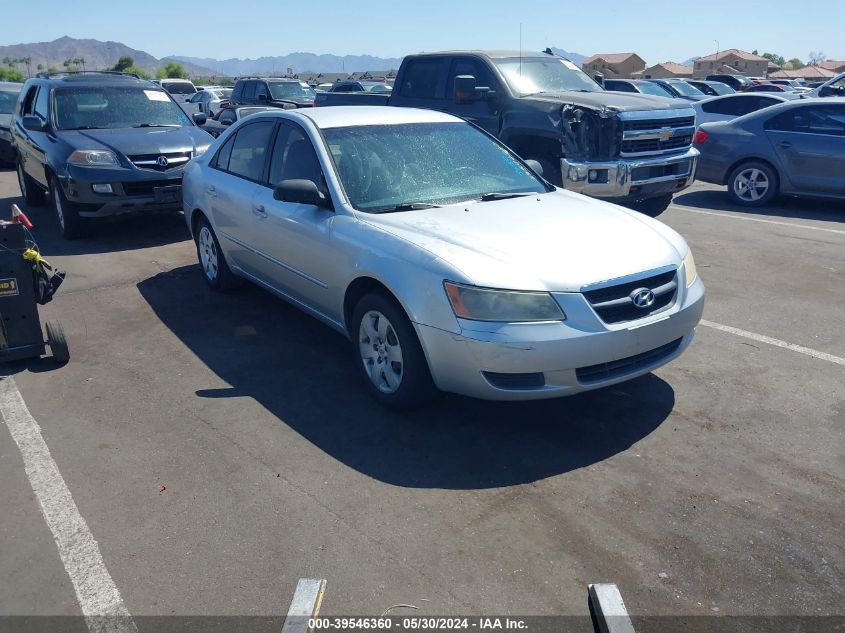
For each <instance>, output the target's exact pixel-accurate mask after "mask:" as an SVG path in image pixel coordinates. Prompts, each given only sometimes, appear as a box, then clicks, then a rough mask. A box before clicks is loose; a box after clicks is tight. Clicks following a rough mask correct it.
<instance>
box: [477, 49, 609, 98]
mask: <svg viewBox="0 0 845 633" xmlns="http://www.w3.org/2000/svg"><path fill="white" fill-rule="evenodd" d="M493 61H494V62H495V64H496V66H498V68H499V70H500V71H501V72H502V74H503V75H504V76H505V80H506V81H507V82H508V85H509V86H510V87H511V90H513V91H514V92H515V93H517V94H519V95H521V96H526V95H530V94H537V93H540V92H552V93H557V92H568V91H572V90H574V91H581V92H600V91H601V90H602V88H601V86H599V85H598V84H597V83H596V82H595V81H593V80H592V79H590V77H589V76H588V75H586V74H585V73H584V72H583V71H582V70H581V69H580V68H578V66H576V65H575V64H573V63H572V62H570V61H569V60H566V59H561V58H560V57H548V58H545V57H524V58H522V59H520V58H519V57H508V58H502V59H494V60H493Z"/></svg>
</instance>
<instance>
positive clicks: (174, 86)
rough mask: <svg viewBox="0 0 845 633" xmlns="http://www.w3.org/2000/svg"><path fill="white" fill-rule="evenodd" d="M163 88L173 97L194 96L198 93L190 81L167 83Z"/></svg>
mask: <svg viewBox="0 0 845 633" xmlns="http://www.w3.org/2000/svg"><path fill="white" fill-rule="evenodd" d="M161 87H162V88H164V89H165V90H167V92H169V93H170V94H172V95H192V94H194V93H195V92H196V91H197V89H196V88H195V87H194V84H192V83H191V82H190V81H166V82H162V84H161Z"/></svg>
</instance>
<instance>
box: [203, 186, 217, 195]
mask: <svg viewBox="0 0 845 633" xmlns="http://www.w3.org/2000/svg"><path fill="white" fill-rule="evenodd" d="M205 191H206V193H208V195H209V196H211V197H212V198H216V197H217V189H215V188H214V185H208V187H206V188H205Z"/></svg>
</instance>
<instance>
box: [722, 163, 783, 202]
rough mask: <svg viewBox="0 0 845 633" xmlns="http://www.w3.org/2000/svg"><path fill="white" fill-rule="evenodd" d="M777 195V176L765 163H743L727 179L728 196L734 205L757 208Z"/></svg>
mask: <svg viewBox="0 0 845 633" xmlns="http://www.w3.org/2000/svg"><path fill="white" fill-rule="evenodd" d="M777 193H778V175H777V173H776V172H775V170H774V169H772V168H771V167H770V166H769V165H767V164H766V163H760V162H757V161H750V162H747V163H743V164H742V165H740V166H739V167H737V168H736V169H734V170H733V171H732V172H731V175H730V176H729V177H728V195H730V197H731V200H733V201H734V202H736V203H739V204H742V205H745V206H748V207H759V206H762V205H764V204H767V203H769V202H770V201H771V200H772V198H774V197H775V196H776V195H777Z"/></svg>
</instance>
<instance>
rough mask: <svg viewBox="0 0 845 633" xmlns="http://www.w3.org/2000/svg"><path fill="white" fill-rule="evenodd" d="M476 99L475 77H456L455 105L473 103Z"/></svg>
mask: <svg viewBox="0 0 845 633" xmlns="http://www.w3.org/2000/svg"><path fill="white" fill-rule="evenodd" d="M475 98H476V95H475V77H474V76H473V75H458V76H457V77H455V103H457V104H462V103H472V102H473V101H475Z"/></svg>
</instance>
